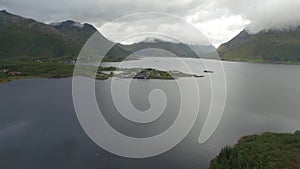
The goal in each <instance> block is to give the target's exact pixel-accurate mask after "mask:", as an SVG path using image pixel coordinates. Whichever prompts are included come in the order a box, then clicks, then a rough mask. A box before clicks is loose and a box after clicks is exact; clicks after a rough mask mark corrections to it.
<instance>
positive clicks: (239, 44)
mask: <svg viewBox="0 0 300 169" xmlns="http://www.w3.org/2000/svg"><path fill="white" fill-rule="evenodd" d="M217 51H218V53H219V55H220V57H221V58H222V59H223V60H235V61H253V62H273V63H298V62H299V61H300V55H299V53H300V27H298V28H296V29H294V30H263V31H261V32H258V33H256V34H250V33H248V32H247V31H246V30H243V31H242V32H240V33H239V34H238V35H237V36H235V37H234V38H233V39H231V40H230V41H229V42H227V43H224V44H222V45H221V46H220V47H219V48H218V49H217Z"/></svg>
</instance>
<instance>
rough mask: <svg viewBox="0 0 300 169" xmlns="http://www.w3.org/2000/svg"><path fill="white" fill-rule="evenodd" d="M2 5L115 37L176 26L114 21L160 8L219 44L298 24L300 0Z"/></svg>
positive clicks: (51, 0)
mask: <svg viewBox="0 0 300 169" xmlns="http://www.w3.org/2000/svg"><path fill="white" fill-rule="evenodd" d="M0 8H1V9H5V10H7V11H9V12H11V13H14V14H17V15H21V16H24V17H29V18H33V19H36V20H38V21H41V22H46V23H51V22H59V21H64V20H69V19H70V20H75V21H78V22H84V23H91V24H93V25H94V26H95V27H96V28H98V30H100V32H101V33H102V34H104V36H106V37H107V38H108V39H111V40H114V41H117V39H120V36H122V35H121V34H120V32H124V34H126V35H128V34H134V33H135V32H139V31H140V30H141V29H145V30H147V31H148V30H152V31H158V32H159V31H160V30H161V29H163V30H168V31H177V30H176V29H170V28H172V27H174V25H175V26H178V25H176V23H174V22H172V21H169V22H168V21H167V20H165V21H164V22H163V24H153V22H145V21H144V18H143V17H140V18H139V20H133V19H123V20H122V19H121V21H120V22H119V23H116V22H113V24H112V21H114V20H118V18H122V17H123V18H124V16H125V18H126V16H128V15H132V14H134V13H141V12H161V13H166V14H169V15H173V16H176V17H178V18H181V19H182V20H184V21H186V22H188V23H190V24H191V25H193V26H194V27H196V28H197V29H198V30H199V31H200V32H201V33H202V34H203V35H204V36H205V37H206V38H207V39H208V41H209V42H210V43H211V44H212V45H214V46H216V47H218V46H219V45H220V44H222V43H224V42H227V41H228V40H230V39H231V38H233V37H234V36H235V35H237V34H238V33H239V32H240V31H242V30H243V29H246V30H248V31H249V32H250V33H257V32H259V31H261V30H264V29H293V28H295V27H297V26H299V25H300V10H299V9H300V0H72V1H70V0H26V1H25V0H0ZM119 20H120V19H119ZM175 33H176V32H174V34H175ZM188 36H190V37H192V36H193V35H188ZM131 40H133V41H135V40H134V39H131ZM136 40H138V38H137V39H136Z"/></svg>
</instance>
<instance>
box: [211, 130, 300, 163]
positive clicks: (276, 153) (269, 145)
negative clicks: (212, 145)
mask: <svg viewBox="0 0 300 169" xmlns="http://www.w3.org/2000/svg"><path fill="white" fill-rule="evenodd" d="M209 168H210V169H298V168H300V131H296V132H295V133H294V134H279V133H269V132H267V133H263V134H262V135H251V136H246V137H243V138H241V139H240V140H239V142H238V144H236V145H235V146H233V147H230V146H227V147H224V148H223V149H222V150H221V152H220V153H219V155H218V156H217V157H216V158H215V159H213V160H212V161H211V164H210V167H209Z"/></svg>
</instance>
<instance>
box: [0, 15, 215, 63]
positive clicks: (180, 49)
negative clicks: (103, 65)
mask: <svg viewBox="0 0 300 169" xmlns="http://www.w3.org/2000/svg"><path fill="white" fill-rule="evenodd" d="M96 31H97V30H96V28H95V27H93V26H92V25H90V24H87V23H85V24H81V23H78V22H74V21H70V20H68V21H65V22H58V23H52V24H45V23H41V22H38V21H35V20H33V19H28V18H23V17H21V16H17V15H13V14H10V13H8V12H7V11H5V10H2V11H0V34H1V36H0V58H19V57H34V58H35V57H37V58H38V57H42V58H45V57H74V58H75V57H77V55H78V53H79V52H80V50H81V48H82V46H83V45H84V43H85V42H86V41H87V40H88V38H89V37H90V36H91V35H93V34H94V33H95V32H96ZM100 36H102V35H101V34H100ZM103 39H104V40H106V41H107V43H113V42H110V41H109V40H107V39H106V38H105V37H104V36H103ZM148 48H159V49H164V50H168V51H171V52H173V53H174V54H175V55H177V56H179V57H194V58H196V57H198V56H197V55H196V54H195V52H194V51H193V50H195V51H196V52H197V53H200V54H201V55H202V56H208V55H209V54H210V53H212V52H213V51H215V48H214V47H213V46H195V45H194V46H193V45H187V44H183V43H173V42H166V41H163V40H159V39H154V41H151V42H150V41H143V42H139V43H134V44H131V45H123V44H116V45H115V46H114V47H113V48H112V49H111V50H110V51H109V52H108V54H107V56H106V57H107V59H108V60H122V59H123V58H125V57H126V56H128V55H130V54H132V53H134V52H137V51H139V50H142V49H148ZM191 48H192V49H193V50H191ZM146 54H147V55H151V56H153V55H155V56H161V55H162V54H161V53H157V52H155V53H146Z"/></svg>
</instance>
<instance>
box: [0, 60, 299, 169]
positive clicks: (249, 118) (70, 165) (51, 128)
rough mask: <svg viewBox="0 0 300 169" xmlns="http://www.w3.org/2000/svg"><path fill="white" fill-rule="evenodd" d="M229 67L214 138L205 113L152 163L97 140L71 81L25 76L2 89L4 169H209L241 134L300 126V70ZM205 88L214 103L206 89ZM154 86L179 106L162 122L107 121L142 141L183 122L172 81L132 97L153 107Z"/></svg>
mask: <svg viewBox="0 0 300 169" xmlns="http://www.w3.org/2000/svg"><path fill="white" fill-rule="evenodd" d="M195 66H197V65H196V64H195ZM224 67H225V70H226V76H227V86H228V87H227V101H226V107H225V112H224V116H223V118H222V121H221V123H220V125H219V127H218V128H217V130H216V132H215V133H214V135H213V136H212V137H211V138H210V139H209V140H208V141H207V142H206V143H204V144H199V143H198V136H199V133H200V131H201V127H202V125H203V119H204V118H205V113H203V114H201V113H200V114H199V117H198V120H197V122H196V125H195V126H194V128H193V129H192V131H191V132H190V134H189V135H188V136H187V137H186V139H184V140H183V142H182V143H180V144H179V145H178V146H176V147H175V148H174V149H172V150H171V151H169V152H167V153H165V154H162V155H159V156H156V157H152V158H147V159H127V158H122V157H117V156H115V155H112V154H110V153H108V152H105V151H104V150H102V149H101V148H100V147H98V146H97V145H96V144H95V143H94V142H93V141H91V140H90V139H89V137H88V136H87V135H86V134H85V132H84V131H83V130H82V128H81V126H80V124H79V122H78V120H77V117H76V113H75V111H74V108H73V102H72V89H71V87H72V79H71V78H65V79H24V80H18V81H13V82H10V83H5V84H1V85H0V168H1V169H6V168H7V169H41V168H43V169H141V168H145V169H202V168H208V165H209V161H210V159H212V158H213V157H214V156H215V155H216V154H217V153H218V151H219V150H220V149H221V147H223V146H225V145H228V144H231V145H232V144H234V143H235V142H236V141H237V140H238V139H239V138H240V137H241V136H244V135H248V134H255V133H262V132H264V131H272V132H294V131H295V130H296V129H300V111H299V110H300V78H299V77H300V66H298V65H275V64H250V63H232V62H224ZM201 80H202V81H205V79H200V81H201ZM199 87H200V90H201V92H202V94H203V95H204V96H205V97H207V98H209V92H207V90H206V87H207V86H206V84H205V83H203V86H199ZM152 88H162V89H163V90H164V91H166V95H167V96H168V97H170V99H168V102H171V103H170V104H171V105H170V106H167V108H166V115H164V116H162V117H161V119H159V120H158V121H157V124H152V125H151V124H150V125H148V126H147V125H146V126H140V127H138V128H137V127H135V126H134V125H132V124H131V123H129V122H122V119H121V118H118V117H117V115H115V114H113V113H112V114H109V113H108V114H106V115H105V116H106V118H107V120H108V121H110V122H111V124H112V126H113V127H114V128H116V129H117V130H118V131H120V132H122V133H126V134H128V135H134V136H137V137H145V136H151V135H155V134H158V133H160V132H162V131H163V130H164V129H166V128H168V126H170V125H171V124H172V121H174V119H175V118H176V115H177V112H176V110H178V104H177V103H178V102H180V100H178V96H179V95H180V94H179V93H178V92H176V91H177V90H178V89H177V87H176V85H174V84H173V83H172V82H171V81H163V80H149V81H141V80H140V81H138V80H136V81H133V83H132V87H131V89H130V90H136V91H138V92H135V93H138V95H133V96H131V99H132V101H133V104H134V105H135V106H136V107H137V109H140V110H145V109H147V108H148V107H149V103H148V102H147V98H148V94H147V93H149V91H151V89H152ZM96 91H97V94H98V97H97V98H98V100H99V104H100V105H101V104H102V105H104V106H102V108H103V111H105V112H114V108H113V106H112V105H111V104H112V101H111V99H110V97H109V94H108V93H109V80H108V81H99V82H97V90H96ZM205 97H204V98H205ZM103 98H104V99H103ZM141 98H142V99H141ZM143 98H144V99H143ZM208 101H209V99H204V100H202V103H201V105H202V106H201V111H204V112H205V111H206V110H207V108H208V107H207V106H205V105H207V103H208ZM172 102H173V103H172ZM176 105H177V106H176ZM167 115H168V116H167ZM124 126H126V127H124ZM145 131H146V132H145Z"/></svg>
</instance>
